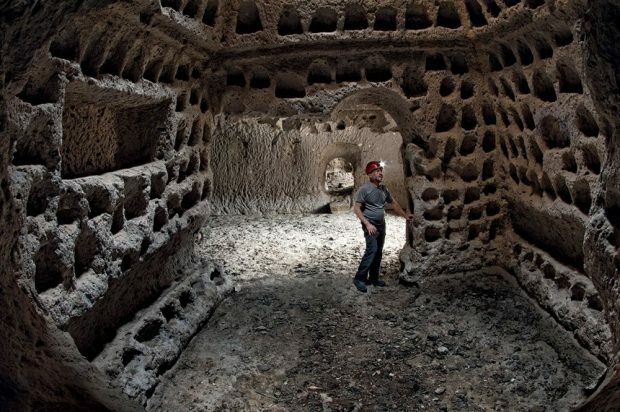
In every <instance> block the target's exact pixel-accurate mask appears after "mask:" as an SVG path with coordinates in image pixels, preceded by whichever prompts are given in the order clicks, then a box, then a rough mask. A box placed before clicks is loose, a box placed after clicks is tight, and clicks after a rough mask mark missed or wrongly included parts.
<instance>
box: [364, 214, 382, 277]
mask: <svg viewBox="0 0 620 412" xmlns="http://www.w3.org/2000/svg"><path fill="white" fill-rule="evenodd" d="M377 229H379V235H378V236H377V252H376V253H375V256H374V258H373V260H372V263H371V264H370V268H369V269H368V281H369V283H372V284H373V285H377V284H379V271H380V270H381V259H382V258H383V244H384V243H385V225H383V226H379V227H377ZM383 285H384V283H383V282H381V285H380V286H383Z"/></svg>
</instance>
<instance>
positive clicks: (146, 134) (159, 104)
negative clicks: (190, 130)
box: [60, 81, 173, 179]
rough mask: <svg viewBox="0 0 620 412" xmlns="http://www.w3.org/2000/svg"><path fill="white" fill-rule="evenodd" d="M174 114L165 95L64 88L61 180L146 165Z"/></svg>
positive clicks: (158, 149) (88, 87)
mask: <svg viewBox="0 0 620 412" xmlns="http://www.w3.org/2000/svg"><path fill="white" fill-rule="evenodd" d="M172 115H173V106H172V101H171V99H170V98H168V96H162V97H159V96H157V97H155V98H154V97H153V96H145V95H140V94H137V93H136V94H131V93H128V92H127V91H121V90H115V89H105V88H102V87H98V86H96V85H91V84H88V83H84V82H81V81H74V82H72V83H70V84H69V85H67V89H66V93H65V105H64V110H63V115H62V123H63V140H62V146H61V149H60V151H61V156H62V169H61V174H62V177H63V178H65V179H71V178H76V177H83V176H90V175H96V174H101V173H106V172H111V171H114V170H119V169H125V168H129V167H133V166H139V165H142V164H146V163H150V162H152V161H154V160H155V158H156V156H157V154H158V153H161V151H162V150H163V148H164V144H165V142H166V140H167V130H168V129H169V127H167V124H169V119H170V117H171V116H172Z"/></svg>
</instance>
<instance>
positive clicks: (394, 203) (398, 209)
mask: <svg viewBox="0 0 620 412" xmlns="http://www.w3.org/2000/svg"><path fill="white" fill-rule="evenodd" d="M391 205H392V209H394V210H395V211H396V213H398V214H399V215H401V216H402V217H404V218H405V219H407V220H413V213H407V212H405V211H404V210H403V208H402V207H400V204H399V203H398V201H397V200H396V199H392V203H391Z"/></svg>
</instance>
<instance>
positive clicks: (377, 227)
mask: <svg viewBox="0 0 620 412" xmlns="http://www.w3.org/2000/svg"><path fill="white" fill-rule="evenodd" d="M366 174H367V175H368V179H369V181H368V182H366V183H364V184H363V185H362V186H361V187H360V188H359V190H358V191H357V193H356V195H355V205H354V206H353V210H354V211H355V215H356V216H357V217H358V218H359V220H360V221H361V222H362V230H363V231H364V238H365V239H366V250H365V251H364V256H363V257H362V261H361V263H360V266H359V268H358V269H357V273H356V274H355V278H353V284H354V285H355V287H356V288H357V290H359V291H360V292H366V291H367V289H366V284H371V285H373V286H385V282H384V281H382V280H380V279H379V269H380V267H381V258H382V256H383V243H384V241H385V203H386V202H387V203H390V204H392V207H393V208H394V210H395V211H396V213H398V214H399V215H401V216H402V217H404V218H406V219H407V220H412V219H413V215H412V214H411V213H407V212H405V211H404V210H403V208H402V207H401V206H400V205H399V204H398V202H397V201H396V199H394V198H392V195H391V194H390V192H389V191H388V190H387V188H386V187H385V185H383V184H382V182H383V166H382V165H381V163H379V162H377V161H374V160H373V161H372V162H369V163H368V164H367V165H366Z"/></svg>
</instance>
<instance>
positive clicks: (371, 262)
mask: <svg viewBox="0 0 620 412" xmlns="http://www.w3.org/2000/svg"><path fill="white" fill-rule="evenodd" d="M371 223H372V224H373V225H374V226H375V227H376V228H377V231H378V233H377V234H376V235H375V236H371V235H370V234H369V233H368V229H366V227H365V226H364V225H363V224H362V230H363V231H364V238H365V239H366V250H365V251H364V256H363V257H362V261H361V263H360V266H359V268H358V269H357V273H356V274H355V279H358V280H361V281H362V282H363V281H366V277H368V281H369V282H376V281H377V280H378V279H379V269H380V267H381V258H382V257H383V243H385V222H383V223H375V222H371Z"/></svg>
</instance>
